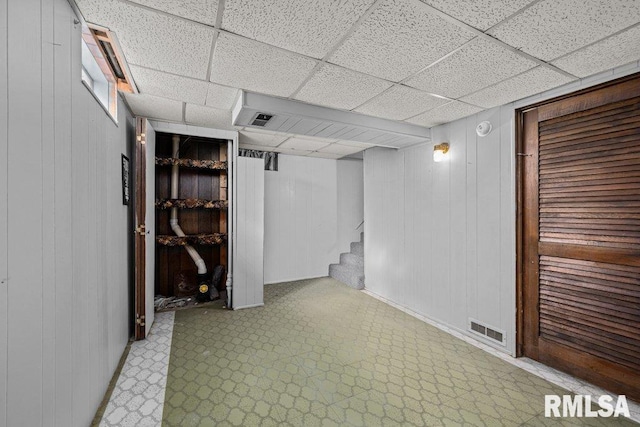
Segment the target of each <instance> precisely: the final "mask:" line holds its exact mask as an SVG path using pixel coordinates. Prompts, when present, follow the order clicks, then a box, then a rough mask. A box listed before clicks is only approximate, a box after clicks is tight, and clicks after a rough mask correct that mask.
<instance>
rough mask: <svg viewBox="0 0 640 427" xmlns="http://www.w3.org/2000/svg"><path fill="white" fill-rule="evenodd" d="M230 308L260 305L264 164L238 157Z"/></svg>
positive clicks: (262, 268) (262, 296) (262, 277)
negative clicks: (231, 301)
mask: <svg viewBox="0 0 640 427" xmlns="http://www.w3.org/2000/svg"><path fill="white" fill-rule="evenodd" d="M236 168H237V173H236V175H235V177H236V188H237V194H236V202H235V205H234V209H235V212H234V213H235V220H234V230H235V239H234V245H233V294H232V295H233V308H234V309H239V308H248V307H256V306H260V305H263V304H264V174H265V172H264V160H262V159H253V158H248V157H238V160H237V162H236Z"/></svg>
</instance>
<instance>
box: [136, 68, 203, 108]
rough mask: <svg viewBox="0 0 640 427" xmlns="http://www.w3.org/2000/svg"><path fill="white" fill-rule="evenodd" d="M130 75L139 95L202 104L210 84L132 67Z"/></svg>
mask: <svg viewBox="0 0 640 427" xmlns="http://www.w3.org/2000/svg"><path fill="white" fill-rule="evenodd" d="M130 68H131V73H132V74H133V79H134V81H135V83H136V85H137V86H138V89H139V90H140V93H143V94H148V95H155V96H161V97H163V98H169V99H176V100H179V101H185V102H190V103H192V104H204V103H205V99H206V96H207V88H208V86H209V85H210V83H207V82H206V81H203V80H195V79H190V78H187V77H181V76H175V75H173V74H167V73H163V72H161V71H156V70H150V69H148V68H143V67H138V66H137V65H132V66H131V67H130Z"/></svg>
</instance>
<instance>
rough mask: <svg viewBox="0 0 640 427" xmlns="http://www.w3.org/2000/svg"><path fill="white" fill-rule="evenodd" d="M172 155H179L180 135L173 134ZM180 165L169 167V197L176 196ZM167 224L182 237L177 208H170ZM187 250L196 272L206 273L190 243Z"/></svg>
mask: <svg viewBox="0 0 640 427" xmlns="http://www.w3.org/2000/svg"><path fill="white" fill-rule="evenodd" d="M173 156H174V157H175V158H178V157H179V156H180V135H173ZM179 170H180V166H178V165H173V166H172V167H171V198H172V199H177V198H178V177H179ZM169 224H171V229H172V230H173V232H174V233H176V236H179V237H184V236H185V234H184V231H182V228H180V225H179V224H178V208H171V219H170V220H169ZM184 248H185V249H186V250H187V253H188V254H189V256H190V257H191V259H192V260H193V262H194V263H195V264H196V267H198V274H207V266H206V265H205V263H204V260H203V259H202V257H201V256H200V254H198V251H196V250H195V249H194V248H193V247H192V246H191V245H186V246H185V247H184Z"/></svg>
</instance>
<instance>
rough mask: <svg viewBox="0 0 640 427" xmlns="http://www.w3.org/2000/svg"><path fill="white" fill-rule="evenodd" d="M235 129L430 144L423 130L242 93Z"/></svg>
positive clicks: (406, 144) (390, 144) (397, 144)
mask: <svg viewBox="0 0 640 427" xmlns="http://www.w3.org/2000/svg"><path fill="white" fill-rule="evenodd" d="M232 122H233V124H234V125H235V126H247V127H253V128H261V129H266V130H269V131H274V132H284V133H288V134H293V135H306V136H314V137H319V138H328V139H339V140H344V141H357V142H364V143H367V144H372V145H378V146H381V147H391V148H404V147H409V146H411V145H415V144H419V143H422V142H428V141H430V140H431V131H430V130H429V129H427V128H425V127H422V126H418V125H414V124H410V123H404V122H397V121H394V120H387V119H382V118H379V117H371V116H365V115H363V114H359V113H352V112H349V111H341V110H334V109H332V108H326V107H320V106H317V105H311V104H306V103H304V102H299V101H293V100H289V99H283V98H276V97H273V96H268V95H261V94H257V93H251V92H245V91H242V92H241V93H240V96H239V97H238V100H237V101H236V105H235V106H234V107H233V115H232Z"/></svg>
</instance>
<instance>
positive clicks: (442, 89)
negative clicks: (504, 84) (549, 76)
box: [405, 37, 537, 98]
mask: <svg viewBox="0 0 640 427" xmlns="http://www.w3.org/2000/svg"><path fill="white" fill-rule="evenodd" d="M536 65H537V64H536V63H535V62H534V61H532V60H530V59H527V58H525V57H523V56H522V55H518V54H517V53H515V52H513V51H511V50H509V49H506V48H504V47H501V46H499V45H498V44H496V43H494V42H491V41H488V40H485V39H483V38H481V37H477V38H475V39H474V40H472V41H471V42H469V43H468V44H466V45H465V46H464V47H462V48H461V49H460V50H458V51H457V52H455V53H454V54H452V55H451V56H448V57H447V58H445V59H443V60H442V61H440V62H438V63H437V64H435V65H433V66H431V67H429V68H427V69H426V70H424V71H423V72H421V73H420V74H417V75H416V76H415V77H412V78H410V79H409V80H407V81H406V82H405V84H407V85H409V86H413V87H416V88H418V89H422V90H424V91H427V92H430V93H435V94H438V95H442V96H447V97H449V98H459V97H461V96H463V95H467V94H469V93H472V92H475V91H477V90H479V89H482V88H484V87H487V86H490V85H492V84H495V83H497V82H499V81H501V80H504V79H507V78H509V77H512V76H515V75H516V74H520V73H522V72H523V71H526V70H528V69H530V68H533V67H535V66H536Z"/></svg>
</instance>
